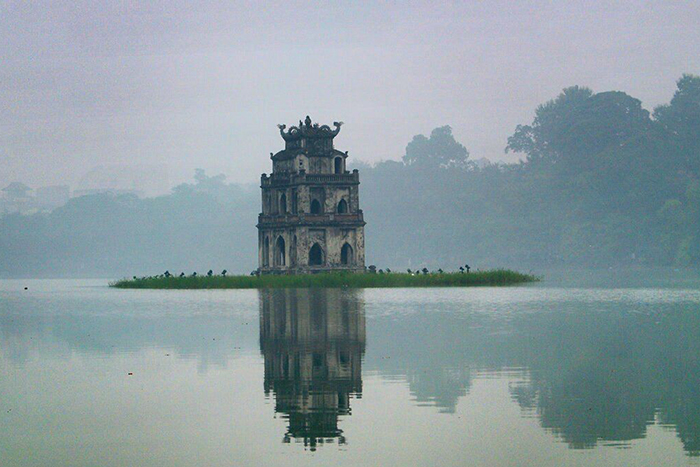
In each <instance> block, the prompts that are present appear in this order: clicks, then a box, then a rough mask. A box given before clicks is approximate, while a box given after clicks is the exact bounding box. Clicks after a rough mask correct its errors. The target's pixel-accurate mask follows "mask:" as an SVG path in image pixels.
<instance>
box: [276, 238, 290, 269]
mask: <svg viewBox="0 0 700 467" xmlns="http://www.w3.org/2000/svg"><path fill="white" fill-rule="evenodd" d="M286 259H287V252H286V250H285V245H284V238H282V236H281V235H280V236H279V237H277V242H275V266H284V265H285V263H286Z"/></svg>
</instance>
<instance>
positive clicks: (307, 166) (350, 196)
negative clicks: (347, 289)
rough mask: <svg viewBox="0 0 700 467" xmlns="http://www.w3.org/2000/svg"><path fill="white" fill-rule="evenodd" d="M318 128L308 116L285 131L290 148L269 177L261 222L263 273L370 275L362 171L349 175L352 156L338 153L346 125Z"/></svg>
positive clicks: (262, 184) (282, 127) (278, 156)
mask: <svg viewBox="0 0 700 467" xmlns="http://www.w3.org/2000/svg"><path fill="white" fill-rule="evenodd" d="M333 125H334V127H335V129H331V128H330V127H329V126H328V125H321V126H319V125H318V123H315V124H312V123H311V119H310V118H309V117H308V116H307V117H306V120H305V121H304V122H301V121H300V122H299V126H293V127H291V128H290V129H289V131H285V129H286V126H285V125H278V127H279V129H280V134H281V135H282V138H283V139H284V141H285V148H284V149H283V150H282V151H279V152H278V153H277V154H274V155H272V154H271V159H272V174H270V175H269V176H268V175H266V174H263V175H262V177H261V180H260V187H261V188H262V213H261V214H260V215H259V217H258V226H257V227H258V264H259V268H260V272H261V273H263V274H269V273H285V274H295V273H309V272H321V271H336V270H340V271H364V269H365V236H364V226H365V221H364V219H363V216H362V210H361V209H360V199H359V194H358V188H359V185H360V177H359V173H358V172H357V170H353V171H352V173H351V172H348V171H347V170H345V161H346V159H347V157H348V154H347V152H341V151H338V150H336V149H334V148H333V138H335V136H336V135H337V134H338V133H339V132H340V126H341V125H342V122H334V123H333Z"/></svg>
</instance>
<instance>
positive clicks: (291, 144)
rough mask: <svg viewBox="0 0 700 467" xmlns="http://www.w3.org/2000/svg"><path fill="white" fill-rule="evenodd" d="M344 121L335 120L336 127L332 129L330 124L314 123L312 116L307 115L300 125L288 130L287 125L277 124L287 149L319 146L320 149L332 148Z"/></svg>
mask: <svg viewBox="0 0 700 467" xmlns="http://www.w3.org/2000/svg"><path fill="white" fill-rule="evenodd" d="M342 124H343V122H333V126H334V127H335V129H334V130H333V129H331V127H329V126H328V125H319V124H318V123H312V122H311V118H310V117H309V116H308V115H307V116H306V119H305V120H304V121H303V122H302V121H301V120H299V126H292V127H290V128H289V130H288V131H285V130H286V129H287V125H282V124H280V125H277V127H278V128H279V129H280V135H282V138H283V139H284V141H285V143H286V144H285V149H301V148H304V149H311V150H313V149H314V148H318V149H319V150H323V149H325V150H332V149H333V138H335V136H336V135H337V134H338V133H340V126H341V125H342Z"/></svg>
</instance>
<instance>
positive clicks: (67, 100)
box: [0, 0, 700, 187]
mask: <svg viewBox="0 0 700 467" xmlns="http://www.w3.org/2000/svg"><path fill="white" fill-rule="evenodd" d="M699 24H700V2H697V1H689V2H670V1H662V2H618V1H615V2H595V1H586V2H563V1H562V2H514V1H503V2H499V1H488V2H454V3H452V2H416V3H410V4H409V3H408V2H384V3H369V2H333V3H325V2H320V1H316V2H311V3H295V2H290V1H286V2H283V3H278V4H268V6H264V7H262V6H260V4H259V3H258V2H251V3H247V4H246V3H237V2H231V1H221V2H217V1H211V2H209V1H197V2H193V1H181V0H168V1H162V2H160V1H147V2H137V1H114V0H112V1H106V2H81V1H75V0H71V1H55V2H41V1H36V2H27V1H17V2H15V1H7V0H5V1H3V2H0V108H1V109H2V112H1V114H0V185H3V186H4V185H6V184H7V183H9V182H11V181H15V180H20V181H24V182H25V183H27V184H29V185H30V186H33V187H37V186H41V185H50V184H63V183H67V184H70V185H76V184H77V183H78V182H79V181H80V180H81V178H82V177H83V176H84V175H85V174H86V173H87V172H88V171H90V170H91V169H93V168H95V167H97V166H105V165H107V166H109V165H145V166H148V167H149V170H151V171H156V172H158V171H167V173H168V174H169V180H170V183H172V184H174V183H177V182H181V181H184V180H186V179H190V178H191V177H192V174H193V171H194V169H195V168H196V167H201V168H204V169H206V170H207V172H210V173H211V174H214V173H219V172H223V173H225V174H226V175H227V176H228V178H229V180H232V181H243V182H255V181H256V180H257V179H258V177H259V175H260V173H261V172H269V171H270V160H269V153H270V152H273V151H277V150H279V149H281V148H282V146H283V141H282V139H281V138H280V137H279V133H278V130H277V128H276V124H278V123H286V124H288V125H289V124H293V123H294V122H297V121H298V120H299V119H302V118H304V116H306V115H307V114H309V115H311V117H312V119H313V120H314V121H317V120H318V121H320V122H321V123H329V124H330V123H331V122H333V121H334V120H342V121H344V122H345V126H344V127H343V129H342V131H341V133H340V135H339V136H338V137H337V138H336V146H337V147H338V148H339V149H342V150H349V151H350V156H351V157H353V158H356V159H359V160H364V161H377V160H381V159H397V158H400V157H401V156H402V155H403V152H404V149H405V147H406V144H407V142H408V141H410V139H411V137H412V136H413V135H415V134H418V133H424V134H428V133H429V132H430V131H431V129H433V128H434V127H436V126H441V125H451V126H452V127H453V129H454V133H455V135H456V137H457V139H458V140H459V141H461V142H462V143H463V144H464V145H465V146H466V147H467V148H468V149H469V151H470V153H471V157H472V158H481V157H488V158H490V159H505V160H512V158H513V156H512V155H509V156H506V155H504V154H503V148H504V146H505V144H506V139H507V137H508V136H509V135H510V134H511V133H512V132H513V129H514V128H515V126H516V125H517V124H518V123H528V122H530V121H531V119H532V116H533V111H534V109H535V107H536V106H537V105H538V104H540V103H542V102H544V101H546V100H548V99H551V98H553V97H555V96H556V95H557V94H558V92H559V91H560V90H561V89H562V88H564V87H566V86H570V85H574V84H580V85H585V86H589V87H591V88H592V89H593V90H594V91H606V90H622V91H625V92H627V93H629V94H631V95H632V96H634V97H637V98H639V99H641V100H642V102H643V103H644V106H645V107H646V108H647V109H650V110H651V109H652V108H653V107H654V106H656V105H658V104H660V103H664V102H667V101H668V100H669V99H670V98H671V96H672V94H673V91H674V87H675V81H676V79H677V78H678V77H680V75H681V74H682V73H684V72H690V73H696V74H697V73H700V29H698V25H699Z"/></svg>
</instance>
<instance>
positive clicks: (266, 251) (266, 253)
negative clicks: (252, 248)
mask: <svg viewBox="0 0 700 467" xmlns="http://www.w3.org/2000/svg"><path fill="white" fill-rule="evenodd" d="M262 260H263V266H265V267H267V266H269V265H270V239H269V238H268V237H265V241H263V258H262Z"/></svg>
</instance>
